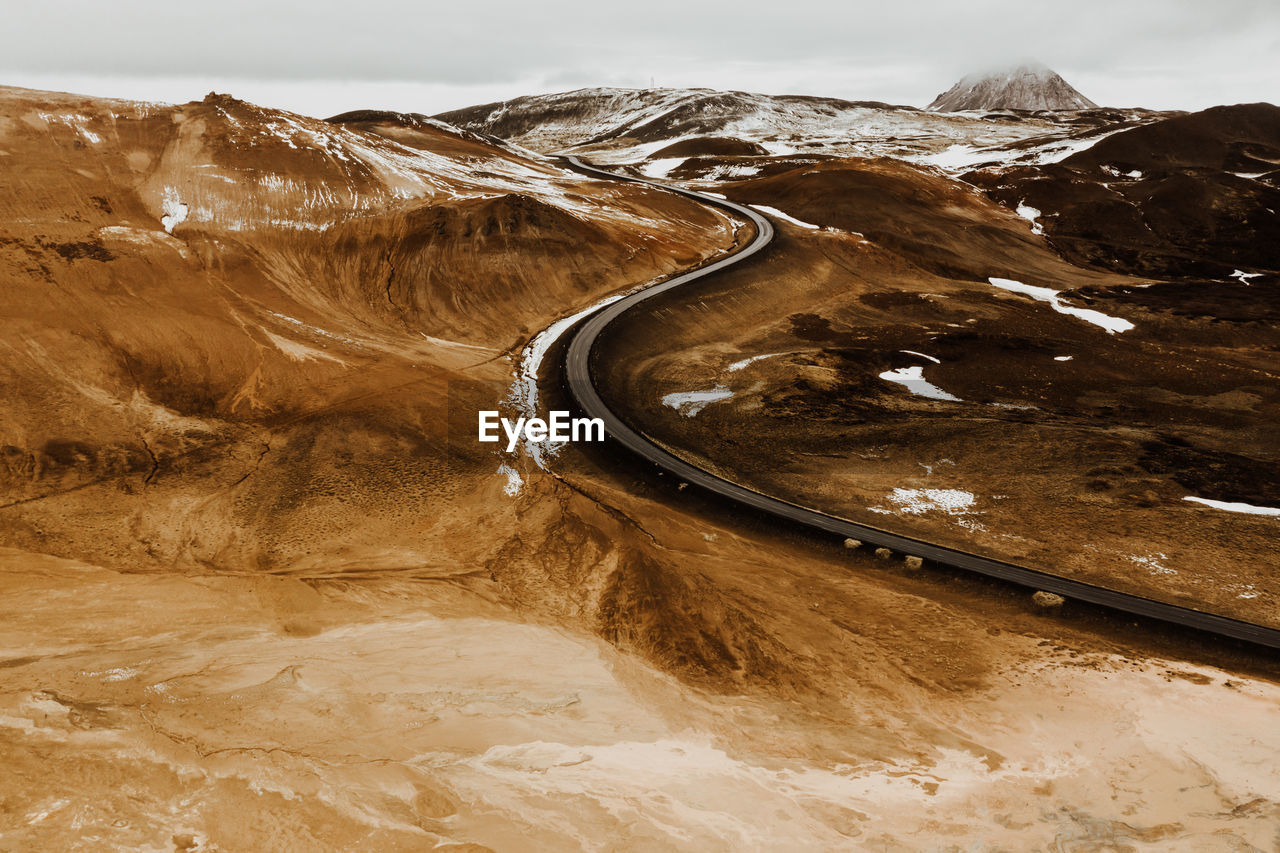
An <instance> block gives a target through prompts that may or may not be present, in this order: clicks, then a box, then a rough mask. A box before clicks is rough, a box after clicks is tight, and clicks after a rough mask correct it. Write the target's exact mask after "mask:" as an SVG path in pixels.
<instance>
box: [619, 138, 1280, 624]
mask: <svg viewBox="0 0 1280 853" xmlns="http://www.w3.org/2000/svg"><path fill="white" fill-rule="evenodd" d="M722 191H723V192H725V193H726V194H727V195H728V196H729V197H730V198H732V199H734V200H736V201H740V202H746V203H754V204H762V205H767V206H769V207H773V208H777V209H781V210H783V211H785V212H786V213H787V214H788V215H790V216H792V217H794V218H795V219H798V220H801V221H803V222H808V223H813V224H815V225H818V226H822V228H823V230H820V231H815V230H811V229H803V228H797V227H795V226H791V225H789V224H787V223H783V224H782V232H783V233H782V236H781V238H780V239H779V241H778V242H777V245H776V246H775V247H774V248H772V249H771V250H770V251H769V253H768V254H767V256H766V257H765V258H763V259H762V260H761V261H760V262H758V263H754V264H752V265H751V266H750V267H748V268H746V269H737V268H735V269H734V270H733V271H731V272H730V273H728V274H727V275H725V276H723V277H721V278H718V279H717V280H715V281H713V282H710V283H708V284H706V285H705V286H701V285H700V286H699V287H698V289H697V290H696V292H694V291H690V292H681V291H676V292H673V293H672V294H670V295H669V296H667V297H665V298H663V299H662V301H661V302H660V303H658V304H656V305H654V306H653V307H652V308H649V309H647V310H641V311H638V312H636V313H635V314H634V315H633V316H629V317H628V319H627V320H626V321H625V323H624V325H623V326H622V328H621V329H620V331H619V333H618V334H617V335H616V337H614V338H611V339H610V340H609V342H608V345H609V349H608V350H606V351H605V352H604V353H603V354H602V357H601V364H602V365H607V366H608V368H607V369H608V370H609V373H608V380H607V381H606V382H605V387H606V389H607V390H608V392H609V400H610V402H611V403H612V404H613V405H616V406H618V407H620V408H622V409H623V410H624V411H627V412H629V413H631V415H632V417H635V418H637V419H638V420H639V422H640V423H641V424H642V426H643V428H644V429H645V431H646V432H647V433H648V434H650V435H651V436H653V437H655V438H657V439H658V440H659V441H661V442H662V443H664V444H666V445H667V446H668V447H670V448H673V449H675V450H676V451H677V452H680V453H683V454H686V455H688V456H689V457H690V458H692V459H695V460H697V461H699V462H700V463H704V464H707V465H709V466H710V467H712V468H713V469H715V470H718V471H720V472H722V473H724V474H725V475H726V476H729V477H730V478H731V479H734V480H737V481H739V482H744V483H747V484H749V485H752V486H753V487H755V488H758V489H760V490H762V491H765V492H767V493H769V494H776V495H780V496H782V497H785V498H787V499H789V500H794V501H796V502H799V503H803V504H805V505H808V506H817V507H820V508H822V509H826V510H828V511H834V512H837V513H838V514H840V515H843V516H845V517H848V518H851V519H854V520H857V521H862V522H865V523H869V524H874V525H877V526H884V527H888V528H890V529H894V530H896V531H898V532H903V533H907V534H911V535H918V536H925V537H926V538H932V539H934V540H939V541H945V542H947V543H948V544H953V545H956V546H959V547H965V548H969V549H972V550H975V551H978V552H980V553H985V554H988V555H991V556H996V557H1000V558H1004V559H1010V560H1014V561H1020V562H1023V563H1027V564H1030V565H1032V566H1034V567H1036V568H1041V569H1045V570H1049V571H1054V572H1060V573H1064V574H1067V575H1070V576H1077V577H1081V578H1084V579H1087V580H1090V581H1092V582H1095V583H1100V584H1103V585H1109V586H1115V587H1118V588H1123V589H1125V590H1126V591H1130V592H1136V593H1138V594H1146V595H1153V596H1155V597H1158V598H1163V599H1165V600H1168V601H1172V602H1176V603H1180V604H1184V605H1188V606H1196V607H1209V608H1210V609H1212V610H1214V611H1216V612H1220V613H1224V614H1227V615H1231V616H1234V617H1236V618H1240V619H1245V620H1248V621H1257V622H1263V623H1266V624H1271V625H1280V611H1277V610H1276V608H1275V605H1274V601H1275V600H1276V595H1277V594H1280V587H1278V586H1277V581H1278V578H1280V572H1278V571H1277V570H1278V569H1280V566H1277V565H1276V564H1275V562H1274V559H1273V556H1274V555H1273V554H1272V553H1271V552H1272V549H1271V547H1270V542H1271V541H1272V540H1273V538H1274V536H1275V526H1276V521H1275V520H1274V519H1272V518H1265V517H1256V516H1247V515H1237V514H1231V513H1222V512H1221V511H1214V510H1207V509H1206V508H1204V507H1202V506H1198V505H1196V504H1193V503H1190V502H1187V501H1185V500H1184V497H1186V496H1187V495H1195V496H1198V497H1203V498H1209V499H1214V500H1221V501H1229V502H1246V503H1253V504H1257V505H1262V506H1275V505H1277V498H1278V497H1280V493H1277V492H1276V490H1275V488H1274V484H1275V483H1276V482H1280V477H1277V474H1280V443H1278V441H1277V433H1276V432H1275V430H1274V429H1273V424H1274V422H1275V418H1276V416H1277V414H1280V396H1277V393H1276V390H1275V385H1274V382H1273V381H1272V379H1273V377H1274V375H1275V371H1276V367H1277V361H1276V353H1278V352H1280V337H1277V334H1276V332H1275V329H1274V327H1272V326H1268V325H1265V324H1258V323H1253V322H1243V323H1239V322H1230V321H1224V320H1223V319H1221V318H1218V317H1204V316H1196V317H1188V316H1186V314H1185V312H1183V313H1174V310H1173V307H1174V306H1172V305H1171V304H1170V302H1169V301H1168V300H1165V301H1164V302H1163V303H1158V302H1157V301H1156V300H1158V297H1159V295H1160V292H1161V289H1162V288H1164V287H1170V288H1175V287H1177V286H1178V285H1176V284H1168V285H1164V284H1156V285H1153V286H1151V287H1149V288H1142V289H1139V290H1135V289H1134V285H1133V282H1132V279H1127V278H1125V277H1122V276H1117V275H1114V274H1107V273H1100V272H1093V271H1090V270H1088V269H1087V268H1082V267H1077V266H1073V265H1071V264H1069V263H1067V262H1066V261H1065V260H1064V259H1062V258H1061V257H1059V256H1058V255H1057V254H1056V253H1055V252H1053V250H1052V248H1051V247H1050V246H1049V245H1048V244H1047V243H1046V242H1045V241H1044V240H1043V239H1041V238H1039V237H1037V236H1035V235H1034V234H1032V233H1031V232H1030V230H1029V229H1028V228H1027V227H1026V223H1025V222H1024V221H1022V220H1020V219H1019V218H1016V217H1013V216H1011V215H1010V214H1008V213H1007V212H1005V211H1003V210H1002V209H1001V208H999V207H998V206H996V205H993V204H991V203H990V202H989V201H987V200H986V199H984V198H983V197H982V196H981V195H979V194H978V193H975V192H974V191H973V190H972V189H969V188H966V187H964V186H963V185H960V184H957V183H955V182H951V181H948V180H945V179H943V178H940V177H937V176H934V175H930V174H928V173H926V172H922V171H920V170H918V169H915V168H912V167H909V166H905V165H903V164H899V163H894V162H891V161H883V160H882V161H867V160H839V161H828V162H825V163H821V164H817V165H811V166H805V167H801V168H798V169H795V170H793V171H790V172H787V173H784V174H780V175H774V176H771V177H767V178H761V179H758V180H750V181H743V182H739V183H731V184H725V185H722ZM988 277H997V278H1008V279H1016V280H1019V281H1022V282H1026V283H1029V284H1034V285H1037V286H1041V287H1051V288H1053V289H1055V290H1062V291H1064V292H1065V293H1064V298H1067V299H1069V300H1071V301H1073V302H1075V303H1076V304H1082V305H1087V306H1089V307H1090V308H1093V309H1095V310H1099V311H1102V312H1103V313H1106V314H1111V315H1117V316H1123V317H1124V318H1126V319H1128V320H1130V321H1132V322H1133V323H1135V324H1136V328H1135V329H1133V330H1132V331H1128V332H1123V333H1120V334H1108V333H1106V332H1105V331H1104V330H1103V329H1100V328H1098V327H1096V326H1093V325H1089V324H1087V323H1084V322H1082V321H1081V320H1079V319H1076V318H1074V317H1067V316H1063V315H1061V314H1058V313H1055V312H1053V311H1052V310H1051V309H1050V308H1049V307H1048V306H1046V305H1044V304H1043V303H1038V302H1034V301H1032V300H1030V299H1028V298H1026V297H1025V296H1020V295H1015V294H1009V293H1006V292H1004V291H1002V290H999V289H997V288H995V287H993V286H992V285H991V284H989V283H988V281H987V279H988ZM1143 283H1144V284H1146V282H1143ZM1133 292H1143V293H1144V294H1146V293H1149V294H1150V296H1149V297H1148V298H1147V299H1146V300H1145V301H1144V302H1142V303H1138V302H1135V301H1134V300H1133V299H1132V298H1131V297H1130V294H1131V293H1133ZM1113 293H1115V294H1119V295H1118V296H1117V297H1116V298H1113V297H1112V294H1113ZM1200 294H1201V296H1202V298H1204V299H1206V301H1208V300H1209V297H1207V296H1206V295H1205V293H1204V291H1203V290H1201V291H1200ZM1224 313H1227V314H1228V315H1229V313H1230V312H1224ZM659 329H660V330H661V332H659V331H658V330H659ZM907 351H910V352H907ZM912 353H922V354H923V355H915V354H912ZM758 355H759V356H768V357H767V358H764V359H762V360H760V361H758V362H753V363H751V364H749V365H747V366H745V367H743V368H741V369H740V370H737V371H730V370H729V369H728V368H727V365H729V364H730V363H732V362H735V361H738V360H741V359H744V358H749V357H754V356H758ZM1059 356H1061V357H1069V358H1070V360H1069V361H1061V362H1060V361H1056V360H1055V358H1056V357H1059ZM934 359H937V360H938V361H940V362H941V363H940V364H938V363H935V362H934V361H933V360H934ZM912 365H916V366H918V367H920V368H921V369H922V370H923V371H924V375H925V377H926V378H927V379H928V380H929V381H930V382H932V383H934V384H935V385H936V386H938V387H940V388H941V389H943V390H944V391H946V392H947V393H949V394H951V395H953V396H955V397H959V398H960V399H961V401H963V402H958V403H957V402H939V401H933V400H928V399H924V398H921V397H918V396H914V395H912V394H911V393H910V392H908V391H907V390H906V389H904V388H902V387H901V386H899V385H895V384H892V383H889V382H886V381H884V380H883V379H881V378H879V375H880V374H881V373H882V372H885V371H888V370H893V369H896V368H904V367H910V366H912ZM713 387H722V388H727V389H729V390H731V391H733V392H734V396H733V398H732V399H731V400H728V401H725V402H718V403H713V404H710V405H708V406H707V407H706V408H705V409H704V410H703V411H701V412H700V413H698V414H697V415H696V416H693V417H685V416H682V415H681V414H679V413H678V412H677V411H676V410H675V409H674V408H673V407H672V406H670V405H664V404H663V401H662V398H663V396H664V395H666V394H668V393H675V392H683V391H696V390H704V389H711V388H713ZM895 489H901V490H908V491H910V490H916V492H917V499H916V500H915V501H914V502H912V501H911V500H907V501H906V502H905V503H897V504H895V500H899V501H901V500H903V498H901V497H899V498H895V495H897V494H899V493H895V491H894V490H895ZM926 490H942V491H943V492H948V491H952V492H955V491H959V492H961V493H970V494H971V495H972V500H973V503H972V505H969V506H967V507H965V508H964V509H963V511H954V512H949V511H947V510H945V509H943V508H940V507H937V506H933V507H932V508H930V507H928V506H927V504H928V501H927V500H926V501H925V502H924V503H925V504H926V506H924V508H921V501H920V499H919V495H920V494H922V493H924V494H927V491H926ZM1081 530H1089V531H1093V532H1092V533H1091V535H1090V536H1089V537H1088V539H1087V540H1086V541H1083V542H1082V540H1081V536H1080V531H1081Z"/></svg>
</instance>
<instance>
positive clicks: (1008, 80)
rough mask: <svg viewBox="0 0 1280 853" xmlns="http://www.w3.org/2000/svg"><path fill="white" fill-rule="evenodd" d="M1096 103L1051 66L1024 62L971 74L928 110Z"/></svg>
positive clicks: (1076, 106) (1072, 107) (1045, 107)
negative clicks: (996, 69) (986, 72)
mask: <svg viewBox="0 0 1280 853" xmlns="http://www.w3.org/2000/svg"><path fill="white" fill-rule="evenodd" d="M1097 106H1098V105H1097V104H1095V103H1094V102H1093V101H1091V100H1089V99H1088V98H1086V97H1085V96H1084V95H1082V94H1080V93H1079V92H1077V91H1076V90H1075V88H1074V87H1072V85H1071V84H1070V83H1068V82H1067V81H1066V80H1063V79H1062V77H1060V76H1059V75H1058V74H1057V73H1056V72H1054V71H1053V70H1052V69H1051V68H1046V67H1045V66H1043V65H1040V64H1039V63H1024V64H1022V65H1019V66H1017V67H1016V68H1011V69H1008V70H1006V71H999V72H995V73H990V74H970V75H968V76H966V77H964V78H963V79H962V80H961V81H960V82H959V83H956V84H955V85H954V86H952V87H951V88H950V89H948V90H947V91H945V92H943V93H942V94H941V95H939V96H938V97H936V98H934V99H933V103H931V104H929V109H931V110H934V111H935V112H958V111H960V110H1089V109H1095V108H1096V107H1097Z"/></svg>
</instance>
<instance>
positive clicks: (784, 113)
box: [434, 87, 1149, 180]
mask: <svg viewBox="0 0 1280 853" xmlns="http://www.w3.org/2000/svg"><path fill="white" fill-rule="evenodd" d="M1068 88H1069V87H1068ZM434 118H435V119H436V120H438V121H443V122H446V123H447V124H448V126H450V127H454V128H462V129H464V130H466V131H470V132H472V133H475V134H477V135H479V137H481V138H483V139H485V140H489V141H493V140H495V139H501V140H504V141H505V142H506V143H507V144H509V145H514V146H518V149H517V150H521V151H523V150H525V149H532V150H533V151H540V152H544V153H553V152H554V153H564V152H572V153H575V154H579V155H582V156H584V157H587V158H588V159H590V160H594V161H595V162H598V163H603V164H612V165H619V164H624V163H625V164H634V163H636V162H637V161H644V160H657V161H662V162H661V163H660V164H658V165H657V166H655V167H653V168H651V169H646V174H650V175H651V176H654V177H660V176H661V177H665V176H671V177H675V178H678V179H686V180H687V179H691V178H693V177H695V174H694V173H695V172H696V173H698V174H699V175H702V176H704V177H705V176H711V177H714V175H713V174H712V173H713V172H715V171H716V170H717V169H721V167H723V169H729V170H731V171H732V172H733V174H736V175H738V176H739V177H741V176H742V175H743V174H745V173H744V172H742V171H741V169H740V168H739V167H742V168H746V166H747V165H748V164H749V161H750V158H752V157H757V158H759V157H768V158H774V159H776V158H791V160H790V162H792V164H793V165H799V164H800V163H799V160H798V159H796V158H799V159H806V158H807V159H809V160H813V159H815V158H821V157H824V156H834V157H895V158H898V159H906V160H915V161H923V162H926V163H930V164H931V165H939V166H946V167H947V168H951V167H953V166H955V164H956V162H957V161H963V162H965V163H969V164H972V163H975V162H983V161H986V160H993V159H999V157H998V156H996V155H995V154H993V153H992V152H995V151H998V150H1004V149H1005V148H1006V147H1007V146H1029V147H1026V148H1025V150H1023V148H1022V147H1020V148H1019V153H1020V154H1026V155H1027V156H1032V154H1033V152H1032V149H1035V148H1038V147H1040V146H1042V145H1043V144H1048V143H1052V142H1054V141H1055V140H1059V139H1061V138H1063V137H1064V135H1065V136H1068V137H1075V136H1076V135H1078V134H1080V133H1082V132H1087V131H1089V130H1090V129H1091V128H1100V127H1102V126H1103V125H1107V124H1111V123H1115V122H1119V121H1125V122H1129V121H1146V120H1149V117H1147V116H1145V115H1139V114H1137V113H1136V112H1134V111H1129V112H1126V113H1120V112H1118V111H1116V112H1114V114H1108V115H1103V114H1100V113H1098V112H1090V113H1063V114H1054V113H1041V114H1039V115H1035V116H1029V115H1012V114H996V115H973V114H968V113H938V112H929V111H926V110H920V109H916V108H914V107H904V106H894V105H890V104H885V103H880V102H875V101H845V100H840V99H838V98H820V97H809V96H800V95H764V94H759V93H752V92H721V91H715V90H711V89H603V88H601V89H578V90H575V91H572V92H560V93H556V94H548V95H534V96H528V97H522V98H514V99H512V100H509V101H501V102H497V103H491V104H482V105H479V106H474V107H467V108H465V109H460V110H453V111H451V112H445V113H440V114H439V115H436V116H435V117H434ZM1059 147H1060V146H1059ZM962 153H963V156H962ZM939 155H942V157H941V159H938V158H939ZM711 158H716V159H714V161H713V159H711ZM744 158H745V159H744ZM681 160H685V161H687V164H688V165H689V168H688V169H686V170H685V171H684V172H683V173H682V174H679V175H677V174H676V172H675V171H674V170H675V169H676V168H678V166H677V164H679V163H680V162H681ZM723 169H721V171H723ZM708 170H710V171H708Z"/></svg>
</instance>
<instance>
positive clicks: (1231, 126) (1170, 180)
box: [965, 104, 1280, 320]
mask: <svg viewBox="0 0 1280 853" xmlns="http://www.w3.org/2000/svg"><path fill="white" fill-rule="evenodd" d="M1277 163H1280V107H1275V106H1272V105H1270V104H1242V105H1238V106H1231V107H1214V108H1212V109H1210V110H1205V111H1202V112H1199V113H1193V114H1190V115H1183V116H1176V117H1173V118H1169V119H1165V120H1163V121H1159V122H1155V123H1153V124H1149V125H1145V126H1142V127H1137V128H1133V129H1131V130H1126V131H1123V132H1121V133H1117V134H1115V135H1114V136H1110V137H1108V138H1106V139H1103V140H1101V141H1100V142H1098V143H1097V144H1095V145H1093V146H1092V147H1091V148H1089V149H1087V150H1085V151H1082V152H1080V153H1077V154H1073V155H1072V156H1070V157H1068V158H1066V159H1065V160H1063V161H1062V162H1061V163H1056V164H1050V165H1045V166H1019V167H1014V168H1012V169H1001V168H996V169H988V170H983V171H979V172H974V173H970V174H968V175H966V176H965V180H967V181H969V182H971V183H973V184H975V185H977V186H978V187H980V188H982V189H983V190H984V191H986V192H987V193H988V194H989V195H990V196H991V197H992V198H994V199H995V200H997V201H999V202H1001V203H1002V204H1004V205H1006V206H1009V207H1017V206H1018V205H1019V204H1027V205H1030V206H1031V207H1034V208H1037V209H1038V210H1040V211H1042V212H1043V214H1044V217H1043V219H1042V222H1043V225H1044V228H1045V233H1046V234H1047V235H1048V237H1049V238H1050V240H1051V242H1052V243H1053V245H1054V247H1055V248H1057V249H1058V250H1059V251H1060V252H1062V253H1063V254H1064V255H1065V256H1066V257H1067V258H1069V259H1071V260H1073V261H1075V262H1076V263H1080V264H1087V265H1090V266H1095V267H1098V268H1102V269H1109V270H1114V271H1117V272H1124V273H1127V274H1130V275H1137V276H1153V277H1157V278H1165V279H1167V278H1175V279H1199V280H1204V279H1213V280H1219V281H1228V280H1229V279H1228V277H1229V276H1230V275H1231V274H1232V273H1233V272H1235V271H1236V270H1243V271H1245V272H1250V273H1255V272H1256V273H1262V274H1263V275H1264V276H1271V277H1272V278H1271V280H1272V281H1273V282H1274V276H1275V274H1276V273H1277V271H1278V270H1280V217H1278V216H1277V215H1276V213H1275V212H1276V211H1277V210H1280V185H1278V184H1277V182H1276V180H1275V179H1274V178H1269V177H1268V175H1273V174H1274V173H1275V172H1276V169H1277ZM1201 283H1202V284H1203V281H1202V282H1201ZM1255 284H1257V285H1258V286H1257V287H1256V288H1255V289H1254V290H1251V291H1250V292H1249V297H1248V301H1249V302H1251V303H1254V304H1255V305H1256V306H1257V310H1258V311H1259V315H1258V319H1260V320H1261V319H1264V318H1265V317H1266V316H1268V315H1269V314H1268V312H1273V311H1274V298H1275V295H1274V291H1275V288H1274V287H1266V286H1265V284H1266V279H1265V278H1264V279H1263V280H1260V281H1257V282H1255ZM1208 286H1209V285H1205V287H1208ZM1205 287H1199V288H1197V289H1198V290H1203V289H1205ZM1193 298H1195V297H1193ZM1229 299H1230V298H1229V297H1227V298H1226V299H1224V302H1228V305H1227V306H1225V307H1226V310H1225V313H1226V315H1227V316H1228V317H1229V318H1236V317H1238V316H1239V314H1240V312H1239V308H1238V307H1235V306H1231V305H1230V304H1229Z"/></svg>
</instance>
